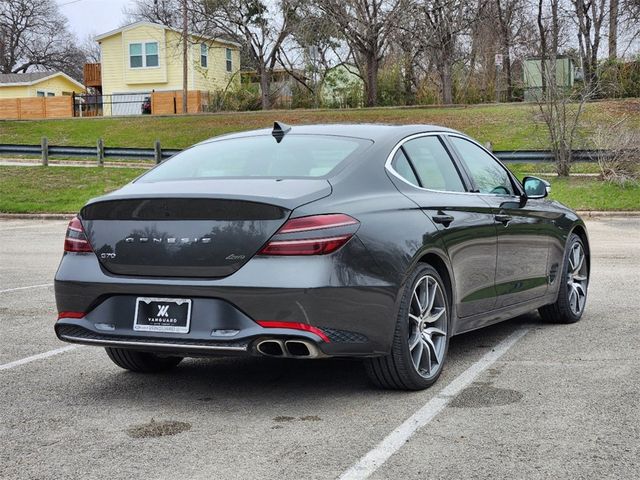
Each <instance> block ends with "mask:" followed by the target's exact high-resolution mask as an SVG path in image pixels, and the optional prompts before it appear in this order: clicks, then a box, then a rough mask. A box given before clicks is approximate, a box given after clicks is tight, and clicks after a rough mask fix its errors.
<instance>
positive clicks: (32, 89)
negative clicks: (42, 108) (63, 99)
mask: <svg viewBox="0 0 640 480" xmlns="http://www.w3.org/2000/svg"><path fill="white" fill-rule="evenodd" d="M82 92H84V86H83V85H82V84H81V83H80V82H77V81H75V80H74V79H73V78H71V77H70V76H69V75H67V74H65V73H62V72H29V73H0V98H29V97H58V96H61V95H72V94H73V93H82Z"/></svg>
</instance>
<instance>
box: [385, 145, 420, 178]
mask: <svg viewBox="0 0 640 480" xmlns="http://www.w3.org/2000/svg"><path fill="white" fill-rule="evenodd" d="M391 165H392V166H393V169H394V170H395V171H396V173H397V174H398V175H400V176H401V177H402V178H404V179H405V180H406V181H407V182H409V183H411V184H413V185H416V186H419V185H420V182H419V181H418V179H417V178H416V174H415V173H414V171H413V168H411V165H410V164H409V160H407V156H406V155H405V154H404V152H403V151H402V149H399V150H398V151H397V152H396V154H395V155H394V156H393V163H392V164H391Z"/></svg>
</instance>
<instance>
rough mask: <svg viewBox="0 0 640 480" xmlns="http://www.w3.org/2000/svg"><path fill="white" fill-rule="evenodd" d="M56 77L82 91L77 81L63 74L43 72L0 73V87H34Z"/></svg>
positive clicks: (81, 86)
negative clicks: (60, 77)
mask: <svg viewBox="0 0 640 480" xmlns="http://www.w3.org/2000/svg"><path fill="white" fill-rule="evenodd" d="M57 76H62V77H64V78H66V79H67V80H68V81H70V82H71V83H74V84H75V85H77V86H78V87H79V88H80V89H82V90H84V85H82V84H81V83H80V82H78V81H77V80H74V79H73V78H71V77H70V76H69V75H67V74H66V73H63V72H54V71H44V72H28V73H0V87H20V86H28V85H34V84H36V83H40V82H43V81H45V80H49V79H50V78H54V77H57Z"/></svg>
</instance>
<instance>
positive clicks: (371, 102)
mask: <svg viewBox="0 0 640 480" xmlns="http://www.w3.org/2000/svg"><path fill="white" fill-rule="evenodd" d="M315 1H316V5H317V6H318V7H319V8H320V9H321V10H322V11H323V12H324V13H325V14H326V15H327V16H328V17H329V18H330V19H331V20H332V21H333V22H334V23H335V24H336V25H337V26H338V28H339V30H340V33H341V35H342V36H343V38H344V40H345V42H346V43H347V44H348V45H349V48H350V50H351V58H352V59H353V61H354V63H355V64H356V66H357V68H358V71H359V72H360V75H361V77H362V79H363V81H364V86H365V94H366V105H367V106H369V107H371V106H375V105H376V104H377V102H378V71H379V69H380V62H381V60H382V58H383V56H384V53H385V51H386V50H387V47H388V46H389V40H390V37H391V35H392V34H393V32H394V30H395V28H396V24H397V22H398V20H399V17H400V15H401V14H402V5H403V4H404V0H315Z"/></svg>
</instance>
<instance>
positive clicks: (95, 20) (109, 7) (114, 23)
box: [56, 0, 132, 41]
mask: <svg viewBox="0 0 640 480" xmlns="http://www.w3.org/2000/svg"><path fill="white" fill-rule="evenodd" d="M56 2H58V5H60V11H61V12H62V13H63V14H64V15H66V16H67V18H68V19H69V27H70V28H71V31H73V32H74V33H75V34H76V36H77V37H78V39H79V40H80V41H83V40H84V39H85V38H86V37H87V35H98V34H100V33H105V32H108V31H109V30H113V29H114V28H118V27H119V26H120V25H121V24H122V22H124V14H123V13H122V9H123V7H124V6H130V5H131V3H132V1H131V0H56Z"/></svg>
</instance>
